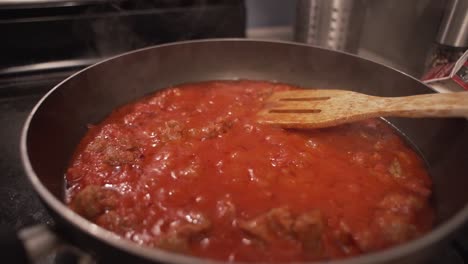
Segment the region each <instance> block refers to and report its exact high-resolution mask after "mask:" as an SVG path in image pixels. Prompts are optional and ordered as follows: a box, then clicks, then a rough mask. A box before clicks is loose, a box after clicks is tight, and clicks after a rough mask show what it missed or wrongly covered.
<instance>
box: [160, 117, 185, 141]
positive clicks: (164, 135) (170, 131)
mask: <svg viewBox="0 0 468 264" xmlns="http://www.w3.org/2000/svg"><path fill="white" fill-rule="evenodd" d="M183 135H184V126H183V125H182V124H181V123H179V122H177V121H175V120H169V121H167V122H165V123H164V125H163V126H162V128H161V129H160V130H159V137H160V139H161V141H162V142H169V141H175V140H180V139H181V138H182V137H183Z"/></svg>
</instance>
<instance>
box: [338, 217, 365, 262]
mask: <svg viewBox="0 0 468 264" xmlns="http://www.w3.org/2000/svg"><path fill="white" fill-rule="evenodd" d="M332 239H333V241H334V242H335V243H336V245H337V246H338V248H339V249H340V250H341V252H342V253H344V254H345V255H354V254H358V253H360V250H359V248H358V247H357V244H356V240H355V239H354V237H353V234H352V232H351V229H350V228H349V226H348V225H347V224H346V223H345V222H343V221H341V222H340V223H339V226H338V228H337V229H336V230H334V231H333V234H332Z"/></svg>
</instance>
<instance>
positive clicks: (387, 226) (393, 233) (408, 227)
mask: <svg viewBox="0 0 468 264" xmlns="http://www.w3.org/2000/svg"><path fill="white" fill-rule="evenodd" d="M375 224H376V226H377V227H378V228H379V233H380V234H381V235H382V237H383V238H384V239H385V240H386V241H387V242H389V243H392V244H399V243H402V242H405V241H408V240H411V239H413V238H415V237H417V236H418V235H419V234H418V231H417V229H416V226H414V224H412V223H411V217H409V216H408V215H402V214H397V213H394V212H381V213H378V214H377V215H376V218H375Z"/></svg>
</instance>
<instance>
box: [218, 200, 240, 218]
mask: <svg viewBox="0 0 468 264" xmlns="http://www.w3.org/2000/svg"><path fill="white" fill-rule="evenodd" d="M216 213H217V215H218V217H219V218H228V219H229V218H231V219H232V218H234V217H235V216H236V207H235V205H234V204H233V203H232V201H231V199H230V196H229V195H226V196H225V197H224V198H223V199H221V200H219V201H218V202H217V203H216Z"/></svg>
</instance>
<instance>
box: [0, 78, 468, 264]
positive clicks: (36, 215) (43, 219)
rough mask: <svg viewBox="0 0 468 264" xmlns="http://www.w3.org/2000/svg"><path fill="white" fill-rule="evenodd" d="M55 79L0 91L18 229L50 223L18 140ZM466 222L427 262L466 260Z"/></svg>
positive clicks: (0, 166) (0, 198)
mask: <svg viewBox="0 0 468 264" xmlns="http://www.w3.org/2000/svg"><path fill="white" fill-rule="evenodd" d="M58 82H59V79H51V80H47V81H44V80H43V81H42V82H41V84H40V85H37V86H35V87H29V89H23V90H22V92H21V93H17V94H15V93H10V94H8V95H5V94H3V95H2V94H0V126H1V129H0V139H1V140H0V153H1V159H0V171H1V174H0V225H3V226H5V225H6V226H8V227H11V228H14V229H15V230H19V229H21V228H24V227H27V226H31V225H36V224H48V225H53V219H52V218H51V216H50V215H49V214H48V212H47V211H46V209H45V208H44V206H43V205H42V204H41V202H40V201H39V198H38V197H37V196H36V194H35V192H34V190H33V188H32V186H31V184H30V183H29V181H28V179H27V178H26V175H25V173H24V171H23V168H22V164H21V160H20V153H19V141H20V134H21V129H22V126H23V123H24V121H25V119H26V117H27V115H28V114H29V112H30V111H31V109H32V108H33V107H34V105H35V104H36V103H37V101H38V100H39V99H40V98H41V96H42V95H44V94H45V93H46V91H47V90H49V89H50V88H52V87H53V86H54V85H55V84H57V83H58ZM24 91H29V92H24ZM467 249H468V226H466V227H465V228H464V230H461V231H460V232H459V233H458V235H457V239H456V240H453V241H452V242H451V243H449V244H448V245H447V246H446V247H445V250H443V251H442V252H441V253H440V254H438V255H437V256H436V257H435V258H434V259H433V260H431V261H430V262H429V263H431V264H438V263H455V264H458V263H468V258H467V256H468V254H467V252H468V250H467ZM38 263H44V264H47V263H62V262H61V261H60V256H59V255H51V256H49V257H47V258H45V259H42V260H41V261H39V262H38Z"/></svg>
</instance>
